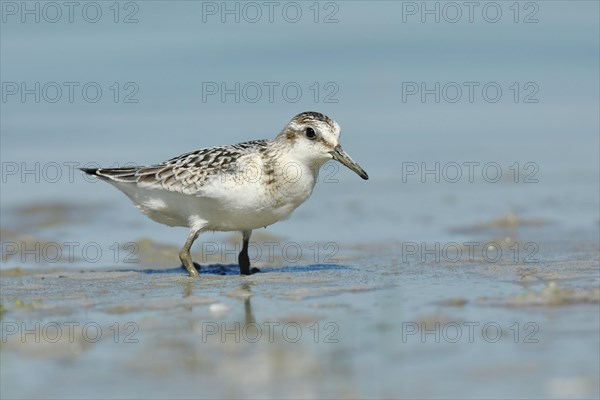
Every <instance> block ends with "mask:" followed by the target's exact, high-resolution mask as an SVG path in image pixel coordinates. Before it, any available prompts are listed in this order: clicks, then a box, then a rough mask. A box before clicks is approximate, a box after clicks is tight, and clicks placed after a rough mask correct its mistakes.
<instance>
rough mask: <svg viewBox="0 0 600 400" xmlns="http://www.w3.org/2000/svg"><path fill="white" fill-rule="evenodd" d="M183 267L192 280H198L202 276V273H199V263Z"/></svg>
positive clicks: (183, 265)
mask: <svg viewBox="0 0 600 400" xmlns="http://www.w3.org/2000/svg"><path fill="white" fill-rule="evenodd" d="M181 267H182V268H185V269H186V270H187V272H188V274H189V275H190V277H191V278H197V277H199V276H200V273H199V272H198V271H199V270H200V264H198V263H195V262H192V263H191V264H189V265H185V264H182V265H181Z"/></svg>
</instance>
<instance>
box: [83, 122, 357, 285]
mask: <svg viewBox="0 0 600 400" xmlns="http://www.w3.org/2000/svg"><path fill="white" fill-rule="evenodd" d="M339 135H340V127H339V125H338V124H337V122H335V121H334V120H332V119H331V118H329V117H327V116H325V115H323V114H320V113H316V112H305V113H301V114H298V115H297V116H295V117H294V118H293V119H292V120H291V121H290V122H289V123H288V125H287V126H286V127H285V128H284V129H283V130H282V132H281V133H280V134H279V135H277V137H275V139H273V140H255V141H251V142H244V143H239V144H236V145H228V146H219V147H211V148H205V149H200V150H196V151H193V152H190V153H186V154H182V155H180V156H178V157H175V158H172V159H169V160H167V161H164V162H162V163H160V164H157V165H151V166H140V167H124V168H98V169H83V171H84V172H86V173H88V174H91V175H96V176H98V177H99V178H101V179H103V180H105V181H107V182H109V183H111V184H112V185H114V186H115V187H117V188H118V189H119V190H121V191H123V192H124V193H125V194H126V195H127V196H128V197H129V198H130V199H131V200H132V201H133V203H134V205H135V206H136V207H137V208H138V209H139V210H141V211H142V212H143V213H144V214H146V215H147V216H148V217H150V218H152V219H153V220H155V221H157V222H160V223H163V224H166V225H170V226H187V227H189V228H190V235H189V237H188V241H187V242H186V245H185V246H184V248H183V249H182V251H181V253H180V258H181V260H182V262H183V264H184V266H185V267H186V268H187V270H188V272H189V273H190V275H192V276H194V275H197V271H196V269H195V268H194V266H193V264H192V262H191V257H190V256H189V248H190V247H191V244H192V243H193V242H194V240H195V239H196V238H197V236H198V235H199V234H200V233H201V232H204V231H209V230H213V231H241V232H242V233H243V238H244V249H243V250H242V253H241V254H240V268H241V272H242V273H249V272H250V270H249V261H248V260H247V258H248V257H247V244H248V240H249V238H250V234H251V232H252V230H253V229H256V228H260V227H265V226H268V225H271V224H273V223H275V222H277V221H279V220H282V219H285V218H287V217H289V215H290V214H291V213H292V211H293V210H294V209H296V208H297V207H298V206H299V205H300V204H302V203H303V202H304V201H305V200H306V199H307V198H308V197H309V196H310V194H311V193H312V190H313V188H314V185H315V183H316V178H317V174H318V171H319V168H320V167H321V166H322V165H323V164H324V163H325V162H327V161H328V160H331V159H332V158H333V159H336V160H338V161H340V162H341V163H343V164H344V165H346V166H347V167H349V168H350V169H352V170H353V171H355V172H356V173H357V174H359V175H360V176H361V177H362V178H363V179H368V176H367V174H366V172H364V170H362V168H360V167H359V166H358V164H356V163H355V162H354V161H352V159H351V158H350V157H349V156H348V155H347V154H346V153H345V152H344V151H343V150H342V148H341V146H340V145H339ZM244 254H245V257H244Z"/></svg>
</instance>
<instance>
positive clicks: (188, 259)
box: [179, 228, 200, 277]
mask: <svg viewBox="0 0 600 400" xmlns="http://www.w3.org/2000/svg"><path fill="white" fill-rule="evenodd" d="M199 234H200V231H199V230H196V229H194V228H191V230H190V234H189V236H188V238H187V240H186V241H185V244H184V245H183V247H182V248H181V250H179V259H180V260H181V262H182V263H183V266H184V267H185V269H187V272H188V273H189V274H190V276H191V277H197V276H199V275H200V274H198V270H197V269H196V267H195V266H194V263H193V262H192V256H191V255H190V249H191V247H192V244H194V240H196V239H197V238H198V235H199Z"/></svg>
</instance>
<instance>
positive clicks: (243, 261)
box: [238, 231, 260, 275]
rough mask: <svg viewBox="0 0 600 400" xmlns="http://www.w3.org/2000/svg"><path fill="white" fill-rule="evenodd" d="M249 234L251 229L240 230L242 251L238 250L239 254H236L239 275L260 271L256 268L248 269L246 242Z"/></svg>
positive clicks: (248, 260) (248, 258) (248, 240)
mask: <svg viewBox="0 0 600 400" xmlns="http://www.w3.org/2000/svg"><path fill="white" fill-rule="evenodd" d="M251 234H252V231H243V232H242V241H243V242H242V251H240V255H239V256H238V263H239V264H240V274H241V275H250V274H253V273H255V272H260V270H259V269H258V268H252V269H250V257H248V242H250V235H251Z"/></svg>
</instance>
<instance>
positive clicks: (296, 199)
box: [113, 168, 316, 231]
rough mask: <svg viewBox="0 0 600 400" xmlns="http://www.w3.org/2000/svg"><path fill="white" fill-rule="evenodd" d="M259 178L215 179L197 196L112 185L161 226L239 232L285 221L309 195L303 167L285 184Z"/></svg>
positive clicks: (309, 175) (311, 179)
mask: <svg viewBox="0 0 600 400" xmlns="http://www.w3.org/2000/svg"><path fill="white" fill-rule="evenodd" d="M263 178H264V179H263ZM263 178H259V179H253V178H252V177H242V179H239V177H236V179H234V178H233V177H231V176H225V177H221V178H217V179H214V180H213V181H211V182H209V183H208V184H207V185H206V186H204V187H203V188H202V191H201V193H199V194H198V195H188V194H182V193H177V192H170V191H166V190H160V189H147V188H140V187H138V186H137V185H135V184H130V183H118V182H115V183H113V184H114V185H115V186H117V187H118V188H119V189H120V190H122V191H123V192H124V193H125V194H127V196H129V198H130V199H131V200H132V201H133V202H134V204H135V206H136V207H137V208H138V209H139V210H140V211H142V212H143V213H144V214H146V215H147V216H148V217H149V218H151V219H153V220H154V221H157V222H160V223H162V224H165V225H170V226H195V227H196V228H198V229H202V230H203V231H209V230H212V231H243V230H252V229H257V228H262V227H265V226H268V225H271V224H273V223H275V222H277V221H280V220H282V219H286V218H288V217H289V216H290V214H291V213H292V211H294V210H295V209H296V208H297V207H298V206H299V205H300V204H302V203H303V202H304V201H305V200H306V199H307V198H308V197H309V196H310V194H311V193H312V189H313V187H314V184H315V182H316V173H315V171H313V170H311V169H309V168H306V169H303V170H302V171H301V173H299V174H293V175H289V176H288V177H287V178H286V179H281V177H278V179H276V180H269V179H266V177H263Z"/></svg>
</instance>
